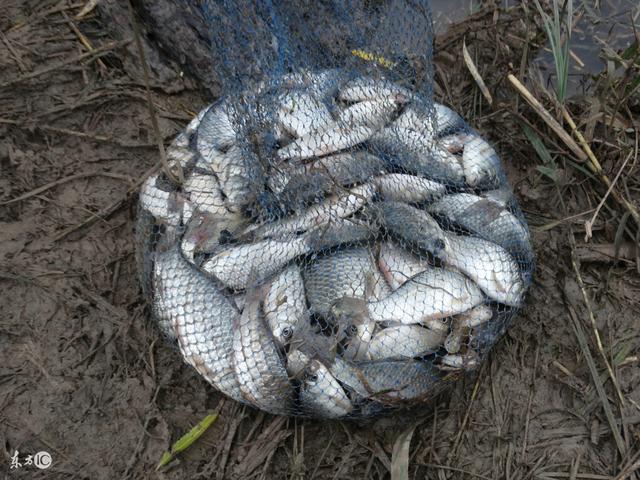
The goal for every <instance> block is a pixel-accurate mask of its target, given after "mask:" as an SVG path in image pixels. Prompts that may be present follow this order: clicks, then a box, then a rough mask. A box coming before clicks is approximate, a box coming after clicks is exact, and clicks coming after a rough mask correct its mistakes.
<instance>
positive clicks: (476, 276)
mask: <svg viewBox="0 0 640 480" xmlns="http://www.w3.org/2000/svg"><path fill="white" fill-rule="evenodd" d="M445 243H446V246H445V248H444V249H443V250H442V251H441V252H440V253H439V254H438V256H439V258H440V259H441V260H442V261H443V262H445V263H446V264H448V265H451V266H453V267H454V268H457V269H458V270H460V271H461V272H463V273H464V274H465V275H467V276H468V277H469V278H470V279H472V280H473V281H474V282H475V283H476V284H477V285H478V286H479V287H480V288H481V289H482V291H483V292H484V293H485V294H486V295H487V296H488V297H490V298H492V299H493V300H495V301H497V302H500V303H504V304H506V305H511V306H518V305H520V304H521V303H522V299H523V296H524V291H525V286H524V283H523V281H522V277H521V276H520V269H519V267H518V264H517V263H516V262H515V260H514V259H513V257H512V256H511V255H510V254H509V253H508V252H507V251H506V250H505V249H504V248H502V247H501V246H499V245H496V244H495V243H492V242H489V241H487V240H483V239H481V238H476V237H467V236H458V235H454V234H447V235H446V242H445Z"/></svg>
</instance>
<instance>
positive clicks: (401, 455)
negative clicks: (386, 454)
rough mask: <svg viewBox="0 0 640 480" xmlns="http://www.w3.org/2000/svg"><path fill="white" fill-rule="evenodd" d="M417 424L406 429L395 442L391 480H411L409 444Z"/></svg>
mask: <svg viewBox="0 0 640 480" xmlns="http://www.w3.org/2000/svg"><path fill="white" fill-rule="evenodd" d="M415 429H416V425H414V426H412V427H411V428H409V429H408V430H405V431H404V432H402V433H401V434H400V435H398V438H396V441H395V443H394V444H393V453H392V454H391V480H409V446H410V445H411V437H412V436H413V432H414V430H415Z"/></svg>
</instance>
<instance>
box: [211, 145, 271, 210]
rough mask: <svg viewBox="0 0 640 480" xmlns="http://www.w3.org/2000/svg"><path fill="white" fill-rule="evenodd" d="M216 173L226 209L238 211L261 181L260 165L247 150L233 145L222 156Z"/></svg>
mask: <svg viewBox="0 0 640 480" xmlns="http://www.w3.org/2000/svg"><path fill="white" fill-rule="evenodd" d="M217 168H219V171H216V172H215V173H216V175H217V176H218V179H219V180H220V186H221V189H222V191H223V192H224V194H225V196H226V197H227V202H226V204H227V208H228V209H229V210H231V211H234V212H236V211H238V210H239V209H240V207H241V206H242V205H244V204H246V203H247V199H248V197H249V196H250V194H251V193H252V191H253V189H254V188H255V187H256V185H259V184H260V183H261V180H262V171H261V168H260V164H259V161H258V159H257V158H255V155H254V154H253V152H251V151H250V150H249V149H248V148H246V147H243V146H240V145H234V146H232V147H231V148H229V150H228V151H227V153H226V154H225V155H224V159H223V163H222V165H220V166H219V167H217Z"/></svg>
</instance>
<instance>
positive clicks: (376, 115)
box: [137, 0, 533, 417]
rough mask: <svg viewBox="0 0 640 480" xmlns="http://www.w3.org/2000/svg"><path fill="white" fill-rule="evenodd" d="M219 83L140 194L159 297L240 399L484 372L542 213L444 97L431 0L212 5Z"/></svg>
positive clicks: (147, 259) (365, 400) (389, 389)
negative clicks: (531, 214) (174, 173)
mask: <svg viewBox="0 0 640 480" xmlns="http://www.w3.org/2000/svg"><path fill="white" fill-rule="evenodd" d="M200 8H201V11H202V14H203V16H204V18H205V19H206V20H207V22H208V24H209V25H211V32H212V41H211V44H212V50H213V53H212V58H213V62H214V65H215V68H216V70H217V73H218V76H219V78H220V79H221V82H222V84H223V90H224V92H225V94H224V96H223V97H222V98H220V99H219V100H218V101H217V102H215V103H214V104H212V105H211V106H209V107H207V108H206V109H204V110H203V111H202V112H200V114H199V115H198V116H197V117H196V118H195V119H194V120H193V121H192V122H191V123H190V124H189V125H188V126H187V128H186V129H185V131H184V133H182V134H181V135H180V136H179V137H178V138H177V139H176V140H175V141H174V142H173V144H172V146H171V147H170V149H169V150H168V157H169V163H170V164H171V165H174V166H175V165H176V164H180V165H181V167H182V170H183V172H184V177H185V180H184V183H183V184H181V185H176V184H175V183H172V181H171V180H170V179H169V178H168V177H167V176H166V175H165V174H164V173H159V174H157V175H154V176H152V177H150V178H149V179H148V180H147V181H146V183H145V184H144V186H143V188H142V191H141V193H140V209H139V222H138V229H137V234H138V247H139V248H138V260H139V266H140V272H141V280H142V286H143V291H144V294H145V295H146V296H147V297H148V298H149V300H150V303H151V305H152V310H153V314H154V317H155V318H156V320H157V322H158V325H159V326H160V328H161V329H162V331H163V332H164V333H165V334H166V335H167V336H168V337H170V338H171V339H173V340H174V341H175V342H176V344H177V346H178V348H179V350H180V352H181V354H182V355H183V357H184V359H185V361H186V362H188V363H189V364H191V365H192V366H193V367H194V368H196V369H197V371H198V372H199V373H200V374H201V375H202V376H203V377H204V378H206V380H207V381H209V382H210V383H211V384H212V385H213V386H215V387H216V388H217V389H218V390H220V391H221V392H223V393H225V394H226V395H228V396H230V397H231V398H234V399H235V400H238V401H241V402H246V403H248V404H250V405H252V406H254V407H257V408H260V409H263V410H266V411H269V412H273V413H280V414H292V415H310V416H323V417H355V416H371V415H377V414H381V413H383V412H386V411H388V410H390V409H393V408H397V407H400V406H407V405H412V404H416V403H419V402H424V401H426V400H429V399H430V398H432V397H433V396H435V395H436V393H437V392H439V391H440V390H441V388H442V386H443V385H445V384H446V380H447V379H451V378H455V377H456V376H458V374H460V373H463V372H466V371H472V370H474V369H476V368H477V367H478V365H479V363H480V362H481V361H482V359H483V357H484V356H485V355H486V354H487V352H488V350H489V349H490V347H491V346H492V345H493V344H494V343H495V342H496V341H497V340H498V338H499V337H500V336H501V335H502V334H503V333H504V331H505V329H506V327H507V326H508V324H509V322H510V321H511V319H512V318H513V316H514V315H515V313H516V312H517V310H518V308H519V307H520V306H521V305H522V303H523V301H524V295H525V292H526V289H527V288H528V286H529V283H530V281H531V273H532V269H533V256H532V251H531V246H530V241H529V232H528V229H527V226H526V223H525V221H524V219H523V217H522V214H521V212H520V210H519V208H518V206H517V204H516V202H515V200H514V198H513V196H512V195H511V191H510V188H509V186H508V185H507V183H506V180H505V175H504V172H503V169H502V166H501V163H500V159H499V158H498V155H497V154H496V152H495V150H494V149H493V148H492V146H491V145H490V144H489V143H488V142H487V141H485V140H484V139H483V138H482V137H481V136H480V135H479V134H478V133H477V132H474V131H473V130H472V129H470V128H469V127H468V126H467V125H466V123H465V122H464V121H463V119H462V118H461V117H460V116H459V115H458V114H457V113H455V112H454V111H452V110H451V109H449V108H447V107H446V106H444V105H440V104H438V103H436V102H434V100H433V96H432V90H431V88H432V65H431V53H432V52H431V48H432V40H433V34H432V25H431V20H430V14H429V9H428V4H427V3H426V2H419V1H416V2H411V1H390V2H365V3H362V2H348V1H347V2H345V1H336V2H319V3H317V4H316V3H314V4H313V8H312V9H307V10H305V9H300V8H294V7H293V6H291V5H290V4H286V5H284V4H280V3H278V2H270V1H267V0H260V1H258V2H206V3H205V4H202V5H200Z"/></svg>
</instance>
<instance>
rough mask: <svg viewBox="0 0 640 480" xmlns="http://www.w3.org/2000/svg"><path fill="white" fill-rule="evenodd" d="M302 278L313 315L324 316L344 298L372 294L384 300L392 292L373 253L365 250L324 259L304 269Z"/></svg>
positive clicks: (337, 253)
mask: <svg viewBox="0 0 640 480" xmlns="http://www.w3.org/2000/svg"><path fill="white" fill-rule="evenodd" d="M302 277H303V278H304V283H305V290H306V292H307V299H308V301H309V307H310V309H311V311H312V312H313V313H317V314H320V315H322V316H327V315H328V314H329V312H330V309H331V306H332V305H333V304H334V303H335V302H336V301H337V300H339V299H341V298H342V297H355V298H358V297H359V298H363V297H364V295H365V292H366V291H371V294H372V296H373V298H374V299H381V298H383V297H384V295H386V294H387V293H388V292H389V290H388V289H389V287H388V286H387V285H386V283H385V281H384V278H383V277H382V274H381V273H380V272H379V271H378V269H377V268H376V265H375V261H374V258H373V255H372V253H371V251H370V250H369V249H368V248H363V247H356V248H345V249H343V250H340V251H337V252H335V253H332V254H327V255H321V256H319V257H318V258H317V259H315V260H314V261H313V262H311V263H310V264H308V265H306V266H305V267H304V269H303V270H302Z"/></svg>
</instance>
